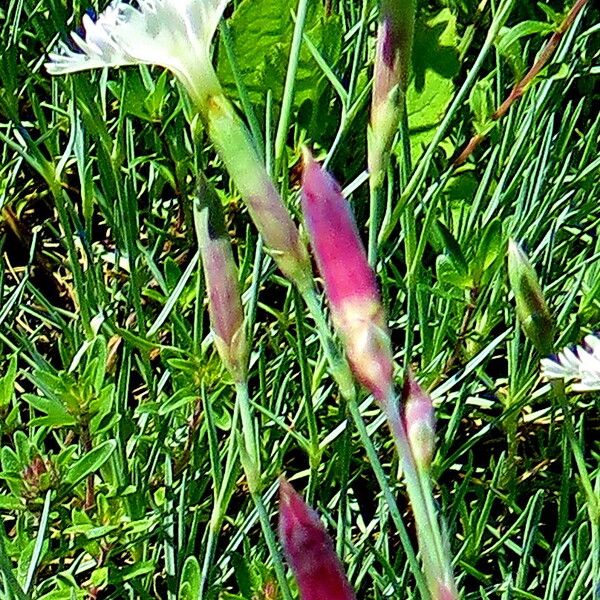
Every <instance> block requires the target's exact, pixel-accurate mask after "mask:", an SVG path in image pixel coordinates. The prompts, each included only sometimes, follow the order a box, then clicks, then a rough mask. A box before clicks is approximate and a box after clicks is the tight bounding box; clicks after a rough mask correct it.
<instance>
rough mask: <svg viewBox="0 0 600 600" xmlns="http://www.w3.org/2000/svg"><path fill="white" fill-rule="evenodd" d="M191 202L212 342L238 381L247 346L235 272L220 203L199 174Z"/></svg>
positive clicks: (242, 375) (246, 358)
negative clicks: (196, 192) (194, 206)
mask: <svg viewBox="0 0 600 600" xmlns="http://www.w3.org/2000/svg"><path fill="white" fill-rule="evenodd" d="M195 202H197V207H198V209H199V210H197V211H195V213H196V214H195V219H196V232H197V236H198V244H199V246H200V255H201V257H202V267H203V271H204V279H205V281H206V289H207V293H208V313H209V316H210V323H211V327H212V331H213V335H214V341H215V346H216V348H217V352H218V353H219V356H220V357H221V360H222V361H223V364H224V365H225V367H226V368H227V370H228V371H229V372H230V373H231V374H232V376H233V378H234V379H235V380H236V381H242V380H243V379H244V377H245V374H246V368H247V362H248V347H247V343H246V332H245V323H244V310H243V308H242V300H241V293H240V284H239V280H238V272H237V267H236V264H235V260H234V258H233V251H232V249H231V242H230V241H229V236H228V235H227V232H226V230H225V223H224V219H223V209H222V207H221V203H220V201H219V198H218V197H217V196H216V194H215V191H214V190H213V189H212V188H211V187H210V185H209V183H208V182H207V181H206V179H205V178H204V176H202V175H201V176H200V177H199V184H198V196H197V198H195Z"/></svg>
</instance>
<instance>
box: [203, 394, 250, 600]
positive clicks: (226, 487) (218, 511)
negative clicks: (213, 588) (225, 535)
mask: <svg viewBox="0 0 600 600" xmlns="http://www.w3.org/2000/svg"><path fill="white" fill-rule="evenodd" d="M239 412H240V411H239V406H238V405H237V404H236V405H235V408H234V410H233V417H232V420H231V436H230V438H229V448H228V449H227V458H226V461H225V473H224V475H223V480H222V483H221V486H220V488H219V490H218V491H216V490H215V496H216V498H215V504H214V506H213V510H212V514H211V518H210V522H209V524H208V536H207V541H206V549H205V552H204V561H203V564H202V576H201V579H200V589H199V594H198V595H199V598H201V599H202V598H203V597H204V589H205V587H206V585H207V583H208V579H209V574H210V569H211V566H212V563H213V559H214V556H215V551H216V549H217V542H218V539H219V533H220V531H221V527H222V526H223V520H224V518H225V515H226V514H227V507H228V506H229V501H230V500H231V496H232V493H233V485H232V484H233V479H234V476H235V473H236V469H235V468H234V467H235V459H236V456H237V444H236V438H235V432H236V430H237V425H238V418H239Z"/></svg>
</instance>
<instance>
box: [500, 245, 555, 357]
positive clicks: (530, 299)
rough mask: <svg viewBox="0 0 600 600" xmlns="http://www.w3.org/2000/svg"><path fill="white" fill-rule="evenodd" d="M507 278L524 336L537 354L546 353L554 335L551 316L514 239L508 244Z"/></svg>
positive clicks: (549, 350) (530, 267) (524, 257)
mask: <svg viewBox="0 0 600 600" xmlns="http://www.w3.org/2000/svg"><path fill="white" fill-rule="evenodd" d="M508 279H509V282H510V287H511V288H512V291H513V293H514V295H515V302H516V305H517V317H518V319H519V322H520V323H521V327H522V329H523V331H524V332H525V335H526V336H527V337H528V338H529V339H530V340H531V342H532V343H533V345H534V346H535V347H536V348H537V350H538V351H539V352H540V353H541V354H544V355H548V354H550V353H551V352H552V344H553V338H554V326H553V322H552V317H551V316H550V311H549V309H548V305H547V304H546V300H545V298H544V294H543V292H542V288H541V287H540V284H539V281H538V278H537V275H536V273H535V270H534V269H533V267H532V266H531V263H530V262H529V259H528V258H527V255H526V254H525V252H523V250H522V249H521V247H520V246H519V245H518V244H517V243H516V242H515V241H514V240H510V242H509V244H508Z"/></svg>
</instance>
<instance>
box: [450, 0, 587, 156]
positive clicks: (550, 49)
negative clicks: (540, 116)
mask: <svg viewBox="0 0 600 600" xmlns="http://www.w3.org/2000/svg"><path fill="white" fill-rule="evenodd" d="M587 2H588V0H577V2H575V4H574V5H573V6H572V7H571V10H570V11H569V13H568V14H567V16H566V17H565V19H564V20H563V22H562V23H561V24H560V27H559V28H558V29H557V30H556V31H555V32H554V33H553V34H552V37H550V39H549V40H548V41H547V42H546V45H545V46H544V48H543V49H542V51H541V52H540V54H539V56H538V58H537V60H536V61H535V63H534V64H533V66H532V67H531V68H530V69H529V71H527V73H526V74H525V76H524V77H523V78H522V79H521V80H520V81H519V82H518V83H516V84H515V86H514V87H513V88H512V90H511V91H510V94H509V95H508V96H507V98H506V99H505V100H504V102H503V103H502V104H501V105H500V106H499V107H498V108H497V110H496V112H494V114H493V115H492V116H491V120H492V121H499V120H500V119H501V118H502V117H503V116H504V115H506V113H507V112H508V111H509V109H510V107H511V106H512V105H513V104H514V103H515V102H516V101H517V100H518V99H519V98H520V97H521V96H522V95H523V94H524V93H525V91H526V90H527V87H528V86H529V84H531V82H532V81H533V80H534V79H535V78H536V77H537V75H538V74H539V72H540V71H541V70H542V69H543V68H544V67H545V66H546V64H547V63H548V61H549V60H550V58H551V57H552V55H553V54H554V51H555V50H556V48H557V47H558V45H559V43H560V41H561V40H562V38H563V37H564V35H565V33H567V31H568V30H569V28H570V27H571V25H573V22H574V21H575V19H576V18H577V15H578V14H579V13H580V12H581V10H582V9H583V7H584V6H585V5H586V4H587ZM485 138H486V135H485V134H479V133H478V134H476V135H474V136H473V137H472V138H471V139H470V140H469V141H468V142H467V144H466V145H465V147H464V148H463V149H462V151H461V153H460V154H459V155H458V157H457V158H455V159H454V162H453V165H454V166H455V167H458V166H460V165H462V164H463V163H464V162H465V161H466V160H467V159H468V158H469V156H471V154H473V152H475V150H476V149H477V148H478V147H479V145H480V144H481V142H483V140H484V139H485Z"/></svg>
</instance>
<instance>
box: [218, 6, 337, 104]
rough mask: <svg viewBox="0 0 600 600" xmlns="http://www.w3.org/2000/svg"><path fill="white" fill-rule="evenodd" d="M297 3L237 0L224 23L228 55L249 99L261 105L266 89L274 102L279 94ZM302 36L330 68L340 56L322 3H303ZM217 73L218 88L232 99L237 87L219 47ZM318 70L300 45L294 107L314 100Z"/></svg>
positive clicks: (331, 19) (334, 18)
mask: <svg viewBox="0 0 600 600" xmlns="http://www.w3.org/2000/svg"><path fill="white" fill-rule="evenodd" d="M297 4H298V2H297V0H243V2H241V3H240V5H239V6H238V8H237V9H236V11H235V13H234V14H233V16H232V18H231V19H230V20H229V26H230V28H231V37H232V43H233V53H234V56H235V58H236V60H237V63H238V65H237V66H238V68H239V71H240V74H241V77H242V80H243V82H244V85H245V86H246V87H247V89H248V92H249V94H250V97H251V99H252V101H253V102H254V103H255V104H257V105H262V104H264V101H265V97H266V93H267V91H268V90H270V91H271V93H272V94H273V100H274V103H275V104H278V103H279V101H280V100H281V97H282V94H283V85H284V82H285V74H286V71H287V65H288V59H289V54H290V48H291V42H292V36H293V32H294V20H293V17H292V15H293V14H295V12H296V10H297ZM305 33H306V35H307V36H308V37H309V38H310V40H311V42H312V43H313V44H314V45H315V46H316V47H317V49H318V50H319V52H320V53H321V54H322V56H323V57H324V58H325V60H326V62H327V63H328V64H330V65H332V64H334V63H335V62H336V61H337V59H338V58H339V56H340V53H341V48H342V37H343V34H342V29H341V25H340V23H339V18H338V17H337V16H336V15H326V14H325V10H324V7H323V4H322V3H320V2H318V3H317V2H311V3H309V8H308V14H307V18H306V25H305ZM218 73H219V78H220V80H221V82H222V83H223V86H224V87H225V89H226V90H227V92H228V93H229V94H231V95H232V96H233V97H236V96H237V88H236V86H235V81H234V78H233V73H232V70H231V66H230V64H229V61H228V59H227V53H226V52H225V48H224V47H223V46H221V48H220V50H219V64H218ZM322 77H323V72H322V71H321V69H320V68H319V66H318V65H317V63H316V62H315V60H314V59H313V57H312V56H311V54H310V52H309V51H308V49H307V48H305V47H303V48H302V51H301V54H300V60H299V64H298V73H297V77H296V86H295V92H296V94H295V106H299V105H300V104H301V103H302V101H304V100H306V99H307V98H310V99H315V98H316V96H317V94H316V92H315V90H316V89H317V86H318V83H319V81H320V80H321V79H322Z"/></svg>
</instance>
